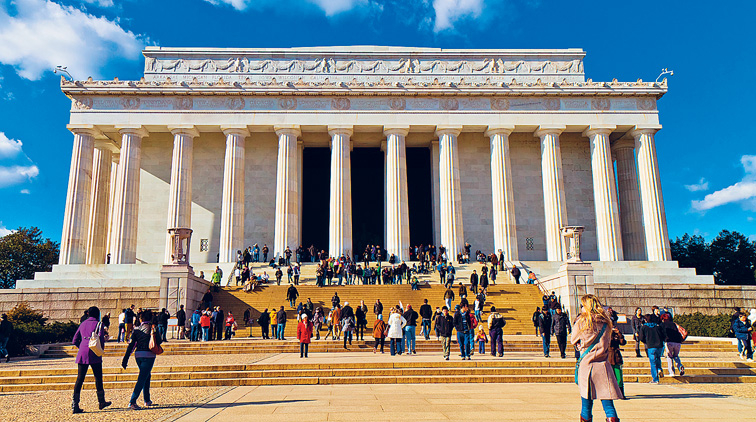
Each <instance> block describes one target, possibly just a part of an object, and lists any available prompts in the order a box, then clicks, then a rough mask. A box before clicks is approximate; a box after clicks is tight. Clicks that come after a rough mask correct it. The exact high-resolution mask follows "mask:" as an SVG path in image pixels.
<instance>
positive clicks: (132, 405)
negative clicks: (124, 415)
mask: <svg viewBox="0 0 756 422" xmlns="http://www.w3.org/2000/svg"><path fill="white" fill-rule="evenodd" d="M128 409H129V410H141V409H142V408H141V407H140V406H139V405H138V404H136V403H132V404H130V405H129V407H128Z"/></svg>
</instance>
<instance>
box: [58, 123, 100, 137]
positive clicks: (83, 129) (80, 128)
mask: <svg viewBox="0 0 756 422" xmlns="http://www.w3.org/2000/svg"><path fill="white" fill-rule="evenodd" d="M66 129H68V130H70V131H71V132H72V133H73V134H74V135H89V136H93V137H95V136H100V135H102V132H101V131H100V129H98V128H97V127H95V125H71V124H70V125H66Z"/></svg>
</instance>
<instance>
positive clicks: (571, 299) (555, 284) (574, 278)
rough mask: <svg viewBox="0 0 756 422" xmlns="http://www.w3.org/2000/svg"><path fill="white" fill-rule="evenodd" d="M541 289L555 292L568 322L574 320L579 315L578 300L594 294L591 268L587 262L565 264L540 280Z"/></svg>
mask: <svg viewBox="0 0 756 422" xmlns="http://www.w3.org/2000/svg"><path fill="white" fill-rule="evenodd" d="M541 288H542V289H543V290H544V291H545V292H548V293H551V292H555V293H556V295H557V296H558V297H559V300H560V302H561V303H562V306H563V307H564V310H565V311H567V314H568V315H569V317H570V320H574V319H575V317H577V315H578V314H579V313H580V298H581V297H583V296H584V295H587V294H595V287H594V283H593V267H592V266H591V264H590V263H588V262H565V263H563V264H562V265H561V266H559V271H557V273H556V274H552V275H550V276H547V277H543V278H542V279H541Z"/></svg>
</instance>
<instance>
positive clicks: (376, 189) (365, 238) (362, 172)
mask: <svg viewBox="0 0 756 422" xmlns="http://www.w3.org/2000/svg"><path fill="white" fill-rule="evenodd" d="M383 166H384V164H383V151H381V150H380V148H355V149H354V150H352V248H353V250H354V251H353V254H354V253H357V254H361V253H362V252H364V251H365V246H367V245H380V246H381V249H385V247H386V246H385V245H384V244H383V238H384V231H385V229H384V227H385V225H384V221H383V215H384V209H385V208H386V204H385V202H384V201H385V198H384V186H385V182H384V180H383V173H384V170H383ZM358 256H359V255H358Z"/></svg>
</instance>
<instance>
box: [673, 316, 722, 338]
mask: <svg viewBox="0 0 756 422" xmlns="http://www.w3.org/2000/svg"><path fill="white" fill-rule="evenodd" d="M730 317H731V316H730V315H728V314H719V315H704V314H702V313H700V312H696V313H694V314H682V315H675V322H676V323H678V324H679V325H681V326H682V327H684V328H685V329H686V330H688V335H691V336H701V337H727V336H728V335H727V333H728V331H729V330H730Z"/></svg>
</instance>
